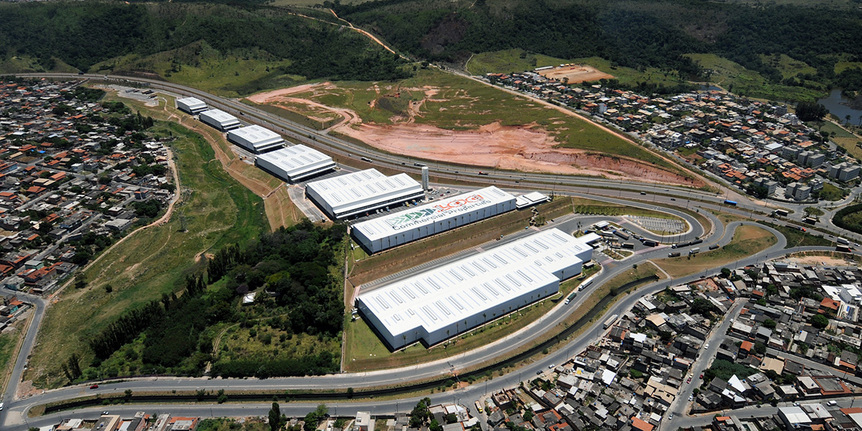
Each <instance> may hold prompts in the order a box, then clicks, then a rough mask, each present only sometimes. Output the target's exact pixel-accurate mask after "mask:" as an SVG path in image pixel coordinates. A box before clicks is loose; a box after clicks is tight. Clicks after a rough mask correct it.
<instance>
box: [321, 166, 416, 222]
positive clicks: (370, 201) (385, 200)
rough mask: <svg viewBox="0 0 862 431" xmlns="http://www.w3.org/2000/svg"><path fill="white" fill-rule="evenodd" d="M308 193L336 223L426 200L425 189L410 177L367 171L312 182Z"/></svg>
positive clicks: (372, 170)
mask: <svg viewBox="0 0 862 431" xmlns="http://www.w3.org/2000/svg"><path fill="white" fill-rule="evenodd" d="M305 194H306V196H307V197H308V198H309V199H311V201H312V202H314V203H315V204H316V205H317V206H318V207H320V209H321V210H323V212H325V213H326V215H327V216H328V217H330V218H331V219H333V220H340V219H345V218H348V217H352V216H356V215H360V214H365V213H370V212H372V211H376V210H378V209H381V208H387V207H389V206H393V205H398V204H401V203H404V202H407V201H411V200H414V199H422V198H424V197H425V190H423V189H422V185H421V184H419V183H418V182H417V181H416V180H414V179H413V178H410V176H409V175H407V174H404V173H401V174H397V175H393V176H391V177H387V176H385V175H383V174H381V173H380V172H378V171H377V170H376V169H367V170H364V171H359V172H354V173H351V174H347V175H341V176H338V177H334V178H327V179H323V180H320V181H314V182H311V183H308V184H307V185H306V186H305Z"/></svg>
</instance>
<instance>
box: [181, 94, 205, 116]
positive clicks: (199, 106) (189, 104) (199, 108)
mask: <svg viewBox="0 0 862 431" xmlns="http://www.w3.org/2000/svg"><path fill="white" fill-rule="evenodd" d="M177 109H179V110H180V111H183V112H187V113H189V114H192V115H196V114H198V113H200V112H203V111H206V110H207V104H206V103H204V102H203V101H202V100H200V99H196V98H194V97H185V98H182V99H177Z"/></svg>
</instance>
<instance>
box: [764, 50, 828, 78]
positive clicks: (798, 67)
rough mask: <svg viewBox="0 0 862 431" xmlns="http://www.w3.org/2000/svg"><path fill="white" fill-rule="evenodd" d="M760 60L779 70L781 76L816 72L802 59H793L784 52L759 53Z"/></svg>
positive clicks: (786, 76)
mask: <svg viewBox="0 0 862 431" xmlns="http://www.w3.org/2000/svg"><path fill="white" fill-rule="evenodd" d="M760 60H761V61H763V62H764V63H765V64H768V65H770V66H772V67H774V68H776V69H778V71H779V72H781V76H782V77H783V78H790V77H793V76H797V75H800V74H812V75H813V74H816V73H817V69H815V68H813V67H811V66H809V65H808V64H806V63H805V62H803V61H799V60H794V59H793V58H790V57H788V56H787V55H785V54H776V55H765V54H761V55H760Z"/></svg>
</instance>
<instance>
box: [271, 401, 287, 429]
mask: <svg viewBox="0 0 862 431" xmlns="http://www.w3.org/2000/svg"><path fill="white" fill-rule="evenodd" d="M283 424H284V416H282V415H281V407H279V406H278V403H272V408H270V409H269V429H270V431H278V430H280V429H281V427H282V425H283Z"/></svg>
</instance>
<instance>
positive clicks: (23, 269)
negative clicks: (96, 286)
mask: <svg viewBox="0 0 862 431" xmlns="http://www.w3.org/2000/svg"><path fill="white" fill-rule="evenodd" d="M94 92H95V93H94ZM94 94H99V95H101V94H102V92H101V91H100V90H92V89H86V88H83V87H78V83H74V82H54V81H48V80H41V81H23V80H19V81H11V80H5V81H0V117H2V120H0V248H2V250H0V286H2V287H3V288H6V289H9V290H14V291H23V292H29V293H33V294H43V293H47V292H51V291H53V290H54V289H56V288H57V287H58V286H59V285H60V283H62V281H63V280H65V279H66V278H67V277H69V275H70V274H72V273H73V272H74V271H75V269H76V268H78V267H79V266H81V265H84V264H86V263H87V262H88V261H89V260H90V259H91V257H92V256H94V255H95V254H96V253H98V252H99V251H101V250H102V249H104V248H106V247H108V246H110V244H112V243H113V242H114V241H116V240H117V239H119V238H121V237H122V236H124V235H125V234H127V233H129V232H130V231H131V230H132V229H133V227H135V226H137V225H143V224H146V223H149V221H150V220H152V219H153V218H154V217H155V216H156V214H157V213H158V212H159V210H160V209H161V208H164V207H166V206H167V205H168V203H169V202H170V201H171V200H172V199H173V197H174V186H173V185H172V180H171V174H170V169H169V158H170V153H169V151H168V150H167V148H166V146H165V145H164V142H160V141H158V140H156V139H154V138H152V137H151V136H148V135H147V134H146V133H144V132H143V131H142V130H143V129H145V128H146V127H147V126H148V125H151V124H152V119H148V118H144V117H141V116H140V115H135V114H132V112H131V111H130V110H129V109H128V108H127V107H126V106H125V105H123V104H122V103H119V102H96V101H95V100H96V99H98V97H93V95H94Z"/></svg>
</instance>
